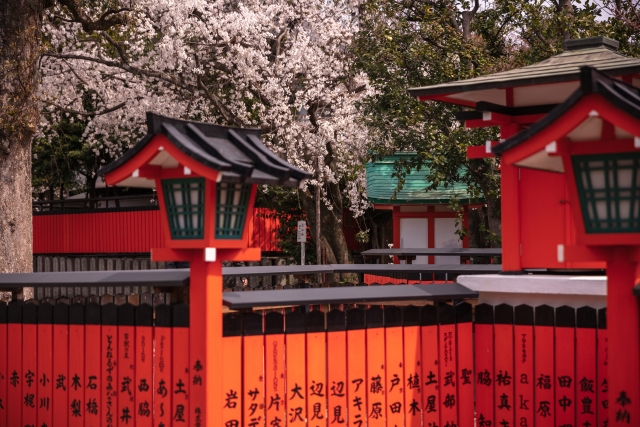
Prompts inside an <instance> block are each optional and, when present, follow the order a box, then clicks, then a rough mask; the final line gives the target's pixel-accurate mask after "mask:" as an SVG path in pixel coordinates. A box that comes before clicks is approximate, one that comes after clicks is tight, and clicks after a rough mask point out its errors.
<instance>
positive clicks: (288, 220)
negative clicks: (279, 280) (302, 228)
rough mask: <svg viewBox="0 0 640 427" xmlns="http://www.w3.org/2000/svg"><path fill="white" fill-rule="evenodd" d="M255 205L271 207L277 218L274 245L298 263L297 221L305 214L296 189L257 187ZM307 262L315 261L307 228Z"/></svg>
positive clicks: (312, 244) (299, 246)
mask: <svg viewBox="0 0 640 427" xmlns="http://www.w3.org/2000/svg"><path fill="white" fill-rule="evenodd" d="M256 207H264V208H269V209H273V210H274V212H275V214H274V215H275V217H276V218H278V220H279V226H278V229H277V232H276V239H277V241H276V246H277V247H278V249H279V250H280V251H282V253H283V254H284V255H285V256H290V257H292V258H293V260H294V261H295V264H300V250H301V245H300V243H298V242H297V241H296V237H297V228H298V221H305V220H306V215H305V213H304V210H303V209H302V206H301V203H300V199H299V198H298V190H297V189H295V188H286V187H276V186H273V187H271V186H269V187H266V186H265V187H263V188H260V189H258V194H257V197H256ZM305 261H306V263H307V264H315V263H316V247H315V243H314V241H313V239H311V236H310V234H309V230H308V229H307V243H306V249H305Z"/></svg>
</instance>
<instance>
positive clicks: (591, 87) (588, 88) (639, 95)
mask: <svg viewBox="0 0 640 427" xmlns="http://www.w3.org/2000/svg"><path fill="white" fill-rule="evenodd" d="M589 94H598V95H600V96H602V97H603V98H604V99H606V100H607V101H608V102H610V103H611V104H612V105H614V106H615V107H617V108H619V109H620V110H622V111H624V112H626V113H627V114H629V115H631V116H633V117H635V118H637V119H639V120H640V89H639V88H637V87H635V86H631V85H629V84H627V83H624V82H622V81H620V80H618V79H615V78H613V77H611V76H608V75H606V74H604V73H601V72H599V71H598V70H596V69H595V68H592V67H582V68H581V69H580V86H579V87H578V89H577V90H576V91H575V92H573V93H572V94H571V96H569V98H567V100H566V101H564V102H563V103H562V104H559V105H557V106H556V107H555V108H553V109H552V110H551V111H550V112H549V114H547V115H546V116H544V117H543V118H542V119H540V120H539V121H537V122H536V123H534V124H533V125H531V126H530V127H528V128H527V129H524V130H522V131H520V132H518V133H517V134H515V135H514V136H512V137H511V138H508V139H506V140H505V141H503V142H502V143H500V144H498V145H496V146H494V147H493V149H492V151H493V153H494V154H496V155H500V154H502V153H504V152H505V151H507V150H509V149H510V148H513V147H515V146H517V145H519V144H522V143H524V142H525V141H527V140H528V139H530V138H531V137H532V136H533V135H535V134H537V133H538V132H540V131H542V130H543V129H545V128H546V127H547V126H549V125H551V124H552V123H553V122H555V121H556V120H561V119H562V117H563V116H564V114H565V113H566V112H567V111H569V110H570V109H571V108H572V107H573V106H574V105H576V104H577V103H578V101H580V100H581V99H582V98H583V97H584V96H586V95H589Z"/></svg>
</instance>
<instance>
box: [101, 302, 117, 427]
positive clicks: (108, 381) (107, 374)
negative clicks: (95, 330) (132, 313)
mask: <svg viewBox="0 0 640 427" xmlns="http://www.w3.org/2000/svg"><path fill="white" fill-rule="evenodd" d="M105 307H106V306H104V307H103V311H102V313H103V325H102V327H101V334H100V335H101V341H102V345H101V356H102V357H101V360H102V362H101V363H102V365H101V371H102V384H103V386H102V399H101V403H102V408H101V409H100V413H101V416H100V417H101V419H102V427H113V426H116V425H117V424H118V421H117V420H118V418H117V417H118V399H117V397H118V392H119V390H120V389H119V386H120V385H119V384H118V366H117V365H118V327H117V326H115V324H104V314H105ZM106 308H107V309H108V310H112V311H113V312H114V318H115V319H117V308H116V306H115V305H114V304H108V307H106Z"/></svg>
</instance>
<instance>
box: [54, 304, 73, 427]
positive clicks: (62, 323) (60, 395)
mask: <svg viewBox="0 0 640 427" xmlns="http://www.w3.org/2000/svg"><path fill="white" fill-rule="evenodd" d="M53 310H54V324H53V342H54V343H55V345H54V346H53V375H52V376H51V383H52V384H53V392H52V396H53V402H52V403H55V404H52V411H53V425H56V426H57V425H61V426H66V425H67V422H68V419H69V413H68V408H69V401H68V390H69V385H70V384H71V383H70V382H69V325H68V321H69V318H68V305H67V304H64V303H62V302H58V303H57V304H56V305H55V306H54V307H53Z"/></svg>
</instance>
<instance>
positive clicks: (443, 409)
mask: <svg viewBox="0 0 640 427" xmlns="http://www.w3.org/2000/svg"><path fill="white" fill-rule="evenodd" d="M453 311H454V309H453V307H452V306H449V305H447V306H440V307H438V323H439V326H438V350H439V357H438V367H439V375H438V384H440V388H439V392H440V424H441V425H447V424H449V425H451V424H454V425H458V407H459V399H458V384H459V381H458V378H457V372H458V367H457V360H456V352H457V345H456V344H457V342H456V341H457V334H456V325H455V324H454V323H453V322H454V317H453ZM443 312H450V320H449V319H447V320H446V323H443V321H444V319H443ZM448 317H449V316H448ZM449 322H451V323H449Z"/></svg>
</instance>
